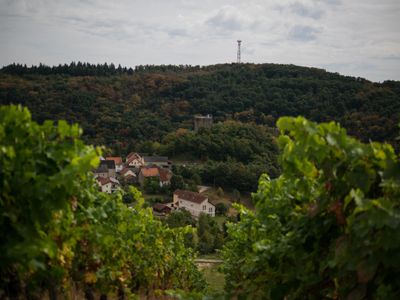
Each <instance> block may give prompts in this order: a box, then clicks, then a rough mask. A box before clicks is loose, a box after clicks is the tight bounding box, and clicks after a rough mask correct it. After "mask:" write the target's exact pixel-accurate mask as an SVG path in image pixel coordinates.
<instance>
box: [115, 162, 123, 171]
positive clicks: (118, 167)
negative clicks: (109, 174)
mask: <svg viewBox="0 0 400 300" xmlns="http://www.w3.org/2000/svg"><path fill="white" fill-rule="evenodd" d="M123 168H124V165H122V164H121V165H115V171H116V172H121V171H122V169H123Z"/></svg>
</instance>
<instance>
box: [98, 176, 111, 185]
mask: <svg viewBox="0 0 400 300" xmlns="http://www.w3.org/2000/svg"><path fill="white" fill-rule="evenodd" d="M97 181H98V182H99V183H100V184H101V185H106V184H107V183H111V180H110V178H103V177H98V178H97Z"/></svg>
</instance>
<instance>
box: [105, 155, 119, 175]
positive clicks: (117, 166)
mask: <svg viewBox="0 0 400 300" xmlns="http://www.w3.org/2000/svg"><path fill="white" fill-rule="evenodd" d="M105 160H113V161H114V163H115V171H116V172H121V170H122V169H123V168H124V164H123V162H122V158H121V157H120V156H109V157H106V159H105Z"/></svg>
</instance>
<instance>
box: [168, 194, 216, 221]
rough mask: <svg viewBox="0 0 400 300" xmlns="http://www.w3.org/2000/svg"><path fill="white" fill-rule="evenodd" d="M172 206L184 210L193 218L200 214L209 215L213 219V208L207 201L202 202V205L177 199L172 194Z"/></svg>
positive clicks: (177, 197)
mask: <svg viewBox="0 0 400 300" xmlns="http://www.w3.org/2000/svg"><path fill="white" fill-rule="evenodd" d="M174 204H176V205H178V206H179V208H184V209H186V210H187V211H189V212H190V214H191V215H192V216H194V217H198V216H199V215H200V214H201V213H205V214H209V215H210V216H212V217H215V207H214V205H212V204H211V203H209V202H208V200H207V199H206V200H204V201H203V202H202V203H200V204H197V203H194V202H191V201H187V200H185V199H181V198H179V196H178V195H176V194H174Z"/></svg>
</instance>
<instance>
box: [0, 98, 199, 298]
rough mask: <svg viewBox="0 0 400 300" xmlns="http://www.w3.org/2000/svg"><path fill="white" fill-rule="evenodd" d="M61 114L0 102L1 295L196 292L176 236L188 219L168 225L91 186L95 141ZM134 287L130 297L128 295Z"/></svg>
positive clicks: (194, 273) (189, 258)
mask: <svg viewBox="0 0 400 300" xmlns="http://www.w3.org/2000/svg"><path fill="white" fill-rule="evenodd" d="M80 134H81V130H80V128H79V127H78V126H77V125H73V126H69V125H68V124H67V123H66V122H65V121H59V122H57V123H56V124H54V123H53V122H50V121H48V122H45V123H44V124H43V125H38V124H37V123H35V122H32V120H31V116H30V114H29V112H28V110H26V109H22V108H21V107H16V106H11V107H0V149H1V150H0V151H1V155H0V225H1V226H0V298H2V299H43V298H48V299H59V298H60V297H61V298H66V299H75V298H79V299H94V297H95V295H101V297H100V298H101V299H106V298H107V296H111V297H112V298H118V299H131V298H146V299H147V298H148V299H155V298H160V297H161V298H162V297H163V296H165V295H166V291H167V290H183V291H186V292H188V291H202V290H203V289H204V287H205V281H204V279H203V277H202V275H201V273H200V271H199V270H198V269H197V267H196V265H195V264H194V261H193V259H194V252H193V250H192V249H191V248H186V247H185V245H184V240H185V235H186V234H188V233H191V232H192V231H193V230H192V229H191V228H190V227H181V228H173V229H172V228H168V227H167V226H165V225H163V224H162V223H161V222H160V221H158V220H156V219H154V218H153V215H152V211H151V209H145V208H143V206H142V204H143V202H144V200H143V199H142V197H141V195H140V193H139V192H138V191H137V190H135V189H131V190H130V192H129V194H126V195H125V196H128V197H130V198H132V199H134V200H135V201H134V205H132V206H131V207H127V206H126V205H125V204H124V203H123V201H122V199H123V195H122V194H121V193H116V194H113V195H108V194H105V193H101V192H99V189H98V185H97V183H95V181H94V178H93V173H92V172H91V171H92V170H93V168H95V167H96V166H97V165H98V164H99V156H100V155H101V151H100V150H99V148H96V149H95V148H93V147H92V146H86V145H85V144H84V143H83V142H82V141H81V140H80V138H79V137H80ZM135 295H136V297H135Z"/></svg>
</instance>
